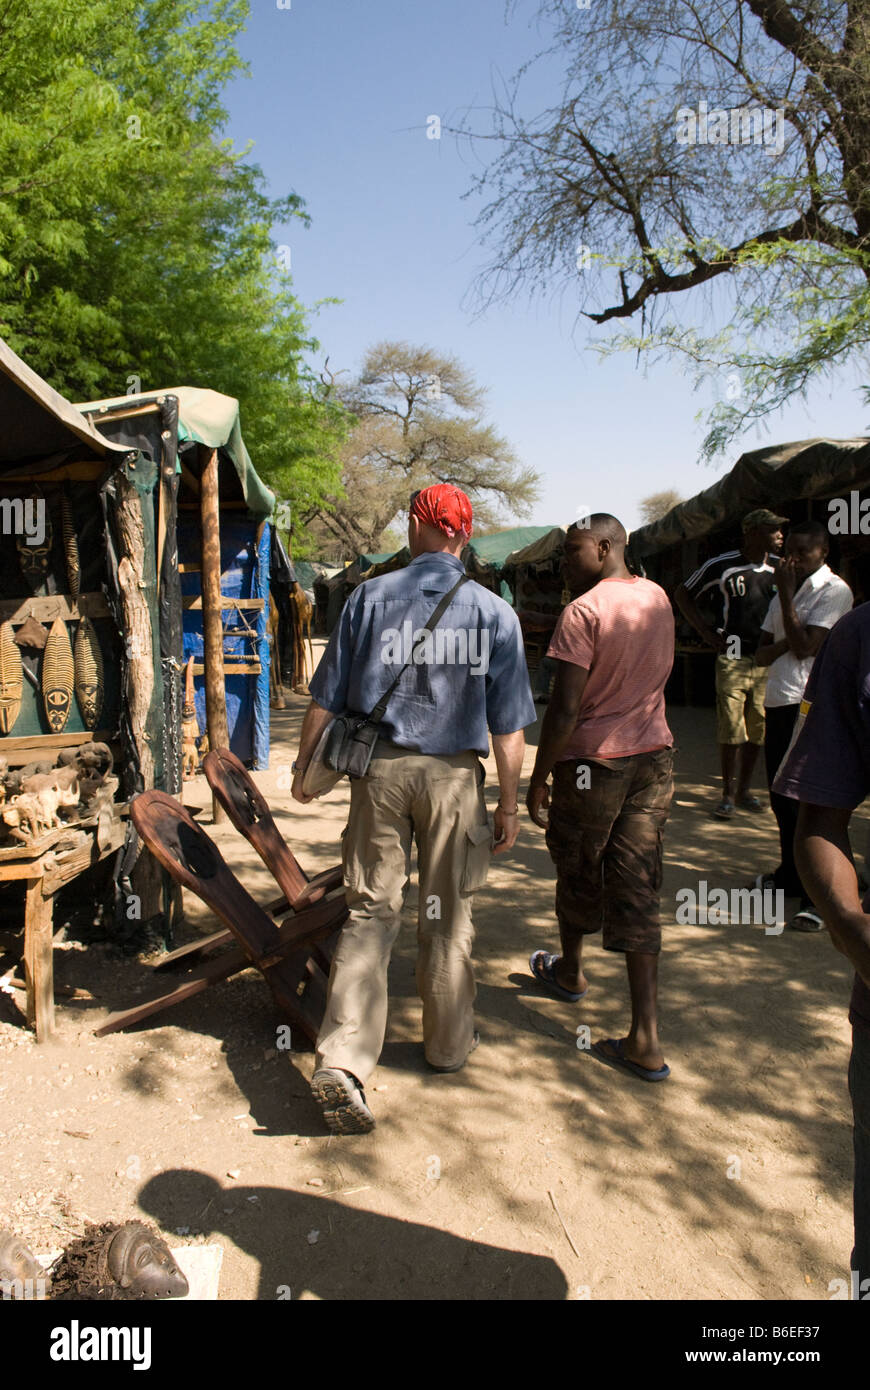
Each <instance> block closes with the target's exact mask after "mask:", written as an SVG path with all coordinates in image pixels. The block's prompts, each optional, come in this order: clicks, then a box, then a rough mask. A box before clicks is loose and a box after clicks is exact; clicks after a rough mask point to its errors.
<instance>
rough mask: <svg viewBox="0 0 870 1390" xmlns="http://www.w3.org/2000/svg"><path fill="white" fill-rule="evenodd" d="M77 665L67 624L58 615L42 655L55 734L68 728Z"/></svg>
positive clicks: (47, 713)
mask: <svg viewBox="0 0 870 1390" xmlns="http://www.w3.org/2000/svg"><path fill="white" fill-rule="evenodd" d="M73 679H74V664H73V654H72V648H71V647H70V644H69V634H68V632H67V630H66V623H64V622H63V621H62V620H61V619H60V618H55V620H54V622H53V623H52V625H51V631H50V632H49V634H48V641H47V642H46V644H45V651H44V652H43V654H42V699H43V703H44V705H45V717H46V719H47V720H48V724H49V728H50V729H51V732H52V733H53V734H61V733H63V731H64V729H65V728H66V722H67V720H68V719H69V712H70V708H71V706H72V693H73Z"/></svg>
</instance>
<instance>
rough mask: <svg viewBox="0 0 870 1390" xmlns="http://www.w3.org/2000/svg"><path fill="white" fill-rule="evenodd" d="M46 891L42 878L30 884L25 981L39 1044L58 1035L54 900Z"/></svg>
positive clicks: (28, 881) (31, 1021)
mask: <svg viewBox="0 0 870 1390" xmlns="http://www.w3.org/2000/svg"><path fill="white" fill-rule="evenodd" d="M42 889H43V883H42V879H41V878H30V879H28V880H27V897H26V906H25V909H24V978H25V980H26V982H27V1022H28V1023H29V1024H31V1026H33V1027H35V1028H36V1041H37V1042H45V1041H46V1040H47V1039H48V1038H50V1037H51V1036H52V1034H53V1033H54V960H53V956H52V952H53V939H52V917H53V908H54V899H53V898H52V897H50V896H49V897H46V896H45V895H44V893H43V891H42Z"/></svg>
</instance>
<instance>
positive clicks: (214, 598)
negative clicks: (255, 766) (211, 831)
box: [199, 449, 230, 825]
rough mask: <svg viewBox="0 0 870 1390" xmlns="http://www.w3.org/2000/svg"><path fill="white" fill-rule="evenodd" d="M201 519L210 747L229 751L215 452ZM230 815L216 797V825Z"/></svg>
mask: <svg viewBox="0 0 870 1390" xmlns="http://www.w3.org/2000/svg"><path fill="white" fill-rule="evenodd" d="M199 501H200V518H201V523H202V637H203V665H204V667H205V714H206V725H207V728H208V746H209V748H211V749H215V748H229V746H230V736H229V731H228V728H227V704H226V696H225V694H224V636H223V615H222V613H221V534H220V504H219V500H218V453H217V449H212V450H211V451H210V452H209V454H208V457H207V458H206V459H205V462H204V464H203V469H202V477H201V479H200V493H199ZM226 818H227V813H226V811H225V810H224V808H223V807H222V806H221V804H220V802H219V801H218V799H217V797H216V796H213V797H212V822H213V824H215V825H217V824H218V822H219V821H223V820H226Z"/></svg>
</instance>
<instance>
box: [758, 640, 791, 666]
mask: <svg viewBox="0 0 870 1390" xmlns="http://www.w3.org/2000/svg"><path fill="white" fill-rule="evenodd" d="M788 650H789V644H788V642H787V641H786V640H785V639H783V640H782V641H781V642H774V640H773V633H772V632H762V634H761V637H760V638H759V642H758V650H757V652H756V653H755V664H756V666H770V665H771V664H772V663H773V662H774V661H776V660H777V658H778V657H780V656H785V654H786V652H787V651H788Z"/></svg>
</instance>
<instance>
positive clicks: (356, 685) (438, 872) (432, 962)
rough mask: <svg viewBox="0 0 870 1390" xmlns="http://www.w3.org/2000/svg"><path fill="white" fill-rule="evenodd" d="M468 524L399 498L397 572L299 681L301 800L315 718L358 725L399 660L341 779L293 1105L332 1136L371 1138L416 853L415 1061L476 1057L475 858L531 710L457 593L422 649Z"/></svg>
mask: <svg viewBox="0 0 870 1390" xmlns="http://www.w3.org/2000/svg"><path fill="white" fill-rule="evenodd" d="M471 527H472V508H471V503H470V501H469V499H468V497H467V496H466V495H465V493H464V492H462V491H461V490H460V489H459V488H457V487H453V486H452V485H450V484H446V483H444V484H439V485H438V486H435V487H429V488H425V489H424V490H423V491H422V492H419V493H417V494H415V496H414V497H413V498H412V499H411V505H410V515H409V519H408V545H409V547H410V550H411V556H412V559H411V563H410V564H409V565H408V566H407V568H406V569H403V570H397V571H395V572H394V573H393V574H386V575H381V576H379V577H378V578H377V579H370V580H367V581H366V582H365V583H364V584H361V585H359V587H358V588H357V589H355V590H354V592H353V593H352V594H351V596H350V598H349V599H348V601H347V603H346V604H345V606H344V610H343V612H342V615H341V618H340V620H339V623H338V626H337V627H336V629H335V631H334V632H333V634H332V637H331V638H330V641H329V645H328V647H327V649H326V652H325V654H324V656H323V659H322V661H321V662H320V665H319V666H318V668H317V671H316V672H315V674H314V676H313V678H312V680H311V683H310V688H311V694H312V696H313V699H312V702H311V705H310V706H309V708H308V711H307V713H306V715H305V720H304V723H303V725H302V734H301V737H300V743H299V754H298V757H297V761H296V765H295V771H296V775H295V778H294V782H293V796H294V798H295V799H296V800H297V801H301V802H306V801H308V800H310V797H306V795H305V793H304V790H303V779H304V774H305V768H306V767H307V765H308V762H309V760H310V758H311V756H312V754H313V752H314V749H315V748H316V746H317V743H318V740H319V738H320V735H321V733H322V731H323V730H324V729H325V727H326V725H327V724H328V723H329V721H330V719H331V718H332V717H333V716H334V715H336V714H339V713H341V712H343V711H345V710H352V711H354V712H355V713H359V714H368V713H370V712H371V711H372V710H373V709H374V708H375V706H376V705H377V703H378V701H379V699H380V698H381V696H382V695H383V694H384V693H385V692H386V690H388V689H389V687H390V685H391V684H392V682H393V680H394V679H395V677H396V676H397V675H398V674H399V671H401V670H402V667H403V666H404V665H405V663H406V662H407V661H408V660H409V658H411V657H412V653H413V659H412V660H411V663H410V665H409V666H408V668H407V670H405V671H404V674H403V675H402V678H401V680H400V681H399V684H398V686H397V688H396V690H395V691H394V693H393V694H392V696H391V697H390V700H389V703H388V705H387V708H386V712H385V714H384V717H383V719H382V720H381V723H380V726H379V737H378V742H377V744H376V746H375V751H374V755H373V757H372V761H371V764H370V766H369V771H368V773H367V775H366V776H365V777H362V778H357V779H354V780H352V781H351V804H350V816H349V819H348V823H347V829H346V830H345V833H344V839H343V864H344V883H345V893H346V896H347V903H348V907H349V909H350V915H349V918H348V922H347V925H346V926H345V928H344V930H343V932H342V934H341V939H340V941H339V944H338V947H337V949H336V952H335V956H334V958H333V963H332V970H331V972H330V978H329V993H328V996H327V1002H326V1011H325V1014H324V1018H323V1024H322V1026H321V1029H320V1033H319V1036H318V1039H317V1058H316V1069H315V1072H314V1076H313V1078H312V1083H311V1089H312V1093H313V1095H314V1098H315V1100H316V1101H317V1102H318V1104H319V1105H320V1107H321V1109H322V1111H323V1115H324V1118H325V1120H326V1123H327V1125H328V1126H329V1128H330V1129H331V1130H332V1131H333V1132H334V1133H337V1134H356V1133H364V1132H365V1131H367V1130H370V1129H372V1128H373V1127H374V1123H375V1120H374V1116H373V1115H372V1112H371V1110H370V1109H369V1107H368V1105H367V1103H366V1099H365V1092H364V1089H363V1088H364V1086H365V1083H366V1082H367V1081H368V1078H369V1076H370V1075H371V1073H372V1072H373V1071H374V1069H375V1067H376V1065H377V1062H378V1058H379V1056H380V1053H381V1049H382V1047H383V1043H384V1035H385V1032H386V1023H387V1002H388V1001H387V967H388V965H389V961H390V953H391V951H392V948H393V944H394V942H395V940H396V936H397V935H398V931H399V927H400V921H401V912H402V906H403V903H404V898H405V893H406V890H407V887H408V875H409V866H410V855H411V843H412V840H414V839H416V843H417V863H418V870H419V880H420V882H419V890H420V906H419V912H418V928H417V943H418V955H417V991H418V993H419V995H420V997H421V999H422V1000H423V1049H424V1053H425V1056H426V1060H427V1061H428V1063H429V1065H430V1066H431V1067H432V1068H433V1070H435V1071H439V1072H455V1071H459V1069H460V1068H461V1067H462V1066H464V1064H465V1061H466V1058H467V1057H468V1055H469V1053H470V1052H472V1051H473V1049H474V1048H475V1047H476V1046H477V1042H478V1035H477V1033H476V1032H475V1029H474V998H475V994H476V989H475V983H474V970H473V966H472V961H471V946H472V940H473V935H474V933H473V927H472V922H471V907H472V900H473V895H474V892H475V891H476V890H477V889H478V888H481V887H483V885H484V883H485V882H486V876H487V870H488V867H489V859H490V854H491V853H495V854H499V853H503V852H504V851H506V850H509V849H510V848H511V847H512V846H513V844H514V842H515V840H516V838H517V832H518V824H519V822H518V819H517V816H518V812H519V805H518V802H517V789H518V786H519V777H520V769H521V767H522V761H523V749H524V746H525V737H524V734H523V729H524V728H525V727H526V725H528V724H532V723H534V721H535V707H534V702H533V700H532V693H531V689H530V687H529V677H528V671H527V668H526V661H525V653H524V650H523V640H522V633H521V631H520V625H519V621H518V620H517V616H516V614H515V613H514V611H513V609H512V608H510V606H509V605H508V604H506V603H505V602H504V600H503V599H501V598H498V597H497V596H496V595H495V594H491V593H490V592H489V591H488V590H487V589H484V588H483V587H482V585H480V584H477V583H475V582H474V581H473V580H469V581H467V582H465V583H464V584H462V585H461V586H460V587H459V588H458V589H457V590H456V592H455V593H454V595H453V597H452V599H451V601H450V604H449V606H448V608H447V610H446V611H445V613H444V615H443V617H442V618H441V620H440V622H439V623H438V625H437V627H436V628H435V629H434V630H433V631H432V632H431V633H429V635H428V636H426V635H425V634H423V633H422V631H421V630H422V629H423V628H424V627H425V626H426V624H427V623H428V622H429V619H430V618H431V616H432V614H433V612H434V610H435V608H436V607H437V606H438V604H439V601H440V599H442V598H443V597H444V595H445V594H447V593H448V592H449V591H450V590H452V589H453V588H454V586H455V585H456V583H457V580H459V579H461V578H462V576H463V575H464V572H465V571H464V566H463V564H462V561H461V559H460V554H461V551H462V549H463V547H464V546H465V545H466V544H467V542H468V538H469V536H470V535H471ZM490 737H491V738H492V745H493V753H494V755H495V761H496V768H497V773H498V783H499V801H498V805H497V807H496V809H495V811H494V814H493V824H492V826H490V823H489V821H488V819H487V811H486V802H485V799H484V793H483V781H484V769H483V767H482V765H481V762H480V759H481V757H486V755H487V753H488V751H489V739H490Z"/></svg>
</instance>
